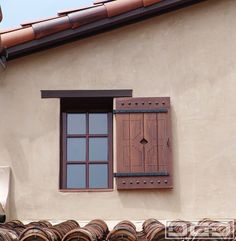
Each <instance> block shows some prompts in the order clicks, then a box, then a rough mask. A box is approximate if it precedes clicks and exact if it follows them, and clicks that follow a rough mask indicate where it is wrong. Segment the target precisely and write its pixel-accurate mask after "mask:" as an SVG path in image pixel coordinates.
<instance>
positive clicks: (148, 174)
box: [114, 171, 169, 177]
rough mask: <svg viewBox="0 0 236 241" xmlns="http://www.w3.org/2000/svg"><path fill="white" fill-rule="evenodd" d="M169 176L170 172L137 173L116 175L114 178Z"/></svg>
mask: <svg viewBox="0 0 236 241" xmlns="http://www.w3.org/2000/svg"><path fill="white" fill-rule="evenodd" d="M162 176H169V173H168V172H165V171H164V172H137V173H125V172H119V173H114V177H162Z"/></svg>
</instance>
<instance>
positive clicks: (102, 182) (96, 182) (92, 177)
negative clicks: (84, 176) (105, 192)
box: [89, 164, 108, 188]
mask: <svg viewBox="0 0 236 241" xmlns="http://www.w3.org/2000/svg"><path fill="white" fill-rule="evenodd" d="M89 188H108V166H107V165H104V164H101V165H99V164H95V165H89Z"/></svg>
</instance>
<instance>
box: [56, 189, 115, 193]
mask: <svg viewBox="0 0 236 241" xmlns="http://www.w3.org/2000/svg"><path fill="white" fill-rule="evenodd" d="M113 191H114V189H59V192H69V193H73V192H113Z"/></svg>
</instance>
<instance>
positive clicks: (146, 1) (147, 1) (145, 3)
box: [143, 0, 163, 7]
mask: <svg viewBox="0 0 236 241" xmlns="http://www.w3.org/2000/svg"><path fill="white" fill-rule="evenodd" d="M161 1H163V0H159V1H157V0H143V6H144V7H147V6H150V5H152V4H155V3H158V2H161Z"/></svg>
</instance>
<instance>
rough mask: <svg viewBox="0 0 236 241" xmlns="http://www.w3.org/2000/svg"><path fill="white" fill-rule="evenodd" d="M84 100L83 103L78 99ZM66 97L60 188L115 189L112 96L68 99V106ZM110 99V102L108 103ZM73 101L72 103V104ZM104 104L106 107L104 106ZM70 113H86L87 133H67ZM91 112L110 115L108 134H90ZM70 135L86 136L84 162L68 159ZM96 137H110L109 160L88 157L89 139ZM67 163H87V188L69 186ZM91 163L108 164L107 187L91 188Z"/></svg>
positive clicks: (62, 131) (68, 189)
mask: <svg viewBox="0 0 236 241" xmlns="http://www.w3.org/2000/svg"><path fill="white" fill-rule="evenodd" d="M79 100H80V101H83V102H82V104H81V105H79V104H78V101H79ZM63 101H65V100H64V99H61V118H60V120H61V125H60V126H61V131H60V133H61V137H60V140H61V141H60V147H61V148H60V150H61V153H60V190H61V191H67V192H70V191H72V192H75V191H88V192H89V191H109V190H112V189H113V113H112V104H113V99H112V98H102V99H99V98H83V99H79V98H76V99H70V100H66V102H67V103H66V104H65V106H66V107H63V103H62V102H63ZM109 101H110V104H107V103H108V102H109ZM70 103H71V104H70ZM103 106H104V108H103ZM69 113H84V114H86V134H79V135H67V133H66V129H67V114H69ZM90 113H106V114H107V115H108V133H107V134H102V135H100V134H89V133H88V128H89V125H88V121H89V120H88V117H89V114H90ZM68 137H80V138H81V137H83V138H86V160H85V161H84V162H82V161H79V162H76V161H72V162H68V161H67V159H66V152H67V147H66V140H67V138H68ZM91 137H96V138H102V137H106V138H108V160H107V161H89V159H88V156H89V155H88V150H89V149H88V145H89V144H88V141H89V138H91ZM67 164H81V165H82V164H83V165H86V187H85V188H67ZM91 164H107V165H108V187H107V188H89V165H91Z"/></svg>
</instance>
